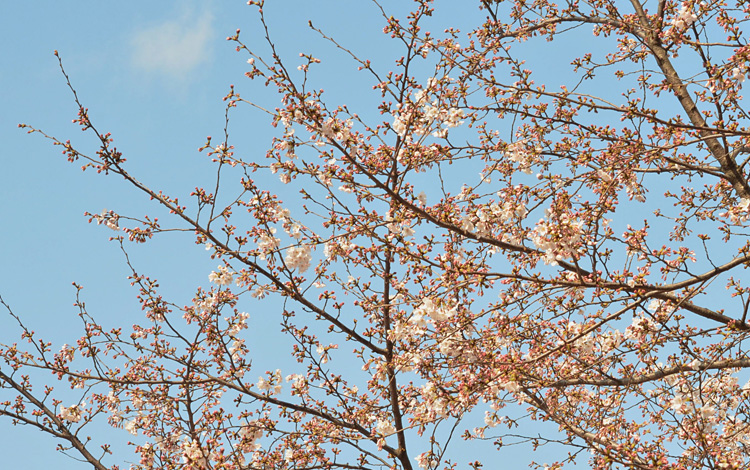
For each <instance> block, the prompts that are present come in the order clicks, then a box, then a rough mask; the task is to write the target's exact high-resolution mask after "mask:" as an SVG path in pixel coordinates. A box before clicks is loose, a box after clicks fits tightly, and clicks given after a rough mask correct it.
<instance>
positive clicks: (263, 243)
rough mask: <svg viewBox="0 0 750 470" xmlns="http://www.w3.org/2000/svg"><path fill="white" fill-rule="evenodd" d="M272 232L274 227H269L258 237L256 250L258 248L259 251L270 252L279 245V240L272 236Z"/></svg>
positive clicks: (274, 231)
mask: <svg viewBox="0 0 750 470" xmlns="http://www.w3.org/2000/svg"><path fill="white" fill-rule="evenodd" d="M274 233H276V229H275V228H273V227H271V228H270V229H269V230H268V233H264V234H263V235H261V236H260V237H259V238H258V250H260V252H261V253H270V252H271V251H273V250H275V249H276V248H278V247H279V244H280V243H281V240H279V239H278V238H276V237H274V236H273V234H274Z"/></svg>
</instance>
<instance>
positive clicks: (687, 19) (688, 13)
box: [672, 3, 698, 29]
mask: <svg viewBox="0 0 750 470" xmlns="http://www.w3.org/2000/svg"><path fill="white" fill-rule="evenodd" d="M697 19H698V16H697V15H696V14H695V13H693V9H692V8H691V7H690V6H689V5H687V4H686V3H683V4H682V6H681V7H680V9H679V11H678V12H677V16H675V17H674V18H673V19H672V26H674V27H675V29H685V28H688V27H690V26H691V25H692V24H693V23H695V22H696V20H697Z"/></svg>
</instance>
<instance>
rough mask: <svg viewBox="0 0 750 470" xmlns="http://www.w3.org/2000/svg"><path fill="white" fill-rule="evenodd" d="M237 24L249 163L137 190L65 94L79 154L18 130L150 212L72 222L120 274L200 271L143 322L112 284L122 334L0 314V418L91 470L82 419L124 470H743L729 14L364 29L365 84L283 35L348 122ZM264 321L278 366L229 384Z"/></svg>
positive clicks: (151, 306) (743, 203)
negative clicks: (264, 136) (105, 436)
mask: <svg viewBox="0 0 750 470" xmlns="http://www.w3.org/2000/svg"><path fill="white" fill-rule="evenodd" d="M249 5H250V6H249V8H254V9H256V10H257V13H258V21H259V24H260V27H261V28H264V31H265V37H266V40H267V44H265V45H264V46H258V45H252V46H251V45H250V44H247V43H246V42H245V41H244V39H243V34H241V33H240V31H239V30H238V31H237V32H236V34H233V35H232V36H231V37H229V38H228V40H229V41H230V42H232V43H233V44H234V46H236V49H237V52H238V53H239V55H241V56H242V58H241V59H239V60H246V61H247V69H248V72H247V74H246V75H247V80H249V81H250V83H257V84H261V85H263V86H265V90H266V93H267V94H269V95H273V96H274V99H277V98H278V99H280V100H281V101H280V103H281V104H280V105H279V106H278V107H277V108H276V109H271V108H268V107H264V106H262V105H261V104H259V103H258V102H257V100H256V101H253V100H250V99H247V98H245V97H244V96H241V92H240V89H241V87H240V86H238V87H237V88H234V87H233V88H232V89H231V91H230V92H229V93H228V94H227V96H226V98H225V101H226V105H227V122H228V123H229V121H230V119H229V117H230V116H231V115H232V113H235V112H238V111H239V110H240V109H243V108H244V109H247V110H248V112H253V113H256V118H257V119H259V117H258V116H261V117H265V118H267V122H268V124H269V126H272V128H273V130H274V132H275V134H274V137H273V140H272V141H271V142H266V143H256V144H257V145H266V144H267V148H266V149H265V155H264V157H262V158H258V157H255V158H250V157H248V156H247V155H248V154H249V153H250V152H253V154H255V155H257V154H258V152H257V148H256V149H240V148H235V146H234V142H233V140H232V139H231V138H230V134H229V133H228V132H227V133H226V135H225V136H224V137H223V138H221V139H216V138H208V139H207V140H206V142H205V144H204V145H203V146H202V148H201V151H202V152H203V153H205V155H207V156H208V157H209V158H210V159H211V161H212V162H213V164H214V165H215V168H216V178H215V182H216V184H215V185H214V186H212V187H208V188H196V189H195V191H194V192H193V193H192V194H190V195H189V197H187V196H186V195H168V194H164V193H162V192H159V191H157V190H154V189H152V188H150V187H149V186H147V185H146V184H144V183H142V182H141V181H140V180H139V179H138V175H136V174H133V173H131V171H130V170H129V167H128V163H127V162H126V155H123V154H122V153H121V152H120V151H118V150H117V148H116V147H115V143H114V137H113V136H111V135H110V134H108V133H106V132H105V131H103V130H101V129H99V127H97V126H98V124H96V123H95V120H94V118H93V117H92V116H93V114H94V113H92V114H90V113H89V110H88V109H87V108H86V107H85V104H84V103H83V102H82V101H81V100H79V98H78V95H76V94H75V91H74V100H75V102H76V104H77V106H78V108H79V114H78V117H77V119H76V122H77V123H78V124H79V125H80V126H81V128H82V129H84V130H85V131H87V132H90V133H92V134H94V135H95V136H96V137H97V139H98V148H96V149H91V150H87V149H82V148H78V147H76V146H74V145H73V144H71V143H70V142H69V141H64V140H58V139H57V138H55V137H52V136H47V135H46V134H44V133H43V131H41V130H38V129H36V128H33V127H30V126H26V125H23V127H25V128H26V129H27V130H29V132H31V133H40V134H43V135H45V136H46V137H48V138H50V139H51V140H52V142H53V143H54V144H55V145H57V146H60V147H61V148H62V150H63V153H64V154H65V155H66V156H67V158H68V160H70V161H71V162H74V163H77V164H82V165H83V169H92V170H95V171H96V172H98V173H100V174H101V176H100V177H104V178H110V179H113V180H119V181H121V182H123V183H124V184H126V185H130V186H132V187H133V188H135V189H136V190H138V191H141V192H144V193H146V194H147V195H148V196H150V197H151V198H152V200H153V201H154V203H155V204H157V205H160V206H161V207H162V208H165V209H166V210H168V211H169V213H170V214H171V216H170V218H168V219H163V220H157V219H156V218H154V217H148V216H147V217H137V216H134V215H124V214H119V213H118V212H117V211H116V210H115V211H105V212H102V213H92V214H90V221H91V222H96V223H99V224H102V225H105V226H107V227H109V228H110V229H112V230H113V232H112V233H113V240H114V242H115V243H118V244H120V245H121V246H122V248H123V250H125V252H126V253H127V247H128V245H129V244H130V243H131V242H132V243H147V242H148V241H149V240H150V239H151V238H152V237H157V236H159V235H160V234H161V233H162V232H165V231H167V230H170V229H173V228H178V229H181V230H185V229H187V231H188V232H189V233H192V234H193V241H194V242H195V243H196V244H199V245H203V246H205V248H206V250H208V251H207V253H208V254H207V256H210V257H211V258H213V259H214V260H215V262H216V265H217V268H216V269H215V270H214V271H213V272H211V273H206V274H207V276H208V278H207V282H206V284H205V285H203V286H199V287H197V288H196V290H195V294H194V296H193V298H191V299H166V298H163V297H162V296H161V295H160V292H159V286H158V283H157V281H156V280H154V279H151V278H149V277H148V276H147V275H145V274H142V273H140V272H139V271H138V270H137V269H136V267H135V265H134V264H130V261H129V259H128V260H127V261H126V262H127V263H128V265H129V266H130V268H131V269H132V274H131V281H132V283H133V284H134V285H136V286H137V287H138V288H139V292H140V293H139V297H138V298H139V301H140V302H141V304H142V307H143V311H144V313H145V318H143V320H142V321H141V322H140V323H139V325H136V326H134V327H132V328H130V327H127V328H125V327H123V328H115V329H105V328H104V327H102V326H101V325H100V324H99V323H97V321H96V320H95V318H94V317H95V312H89V311H88V310H87V309H86V307H85V304H84V302H83V301H82V300H81V301H79V302H78V304H77V305H78V307H79V309H80V317H81V318H82V319H83V321H84V326H85V331H84V334H83V336H81V337H80V338H79V339H77V340H76V341H68V343H69V344H71V345H70V346H68V345H65V346H63V347H62V349H58V348H57V347H53V345H52V343H51V342H48V340H46V339H43V338H38V337H37V335H35V334H34V333H33V331H32V328H31V326H27V325H25V324H24V323H23V322H22V321H21V320H22V318H21V317H22V315H21V314H20V313H15V312H13V310H12V306H10V305H6V308H7V310H8V313H9V314H11V315H13V316H14V317H16V318H17V319H18V321H19V324H20V325H21V327H22V329H23V341H22V342H21V343H19V344H8V345H5V346H3V347H2V349H0V352H1V353H2V358H3V362H2V365H1V366H0V384H2V388H3V395H2V397H3V398H2V400H4V401H3V402H2V409H1V411H0V414H2V415H3V416H6V417H8V418H10V420H12V421H13V423H14V424H25V425H30V426H33V427H36V428H39V429H40V430H42V431H45V432H47V433H50V434H52V435H54V436H55V437H57V438H59V439H60V441H61V442H62V444H61V447H62V448H64V449H67V450H69V451H71V452H77V453H78V455H79V456H80V457H81V458H83V459H84V460H85V461H86V462H88V463H89V464H90V465H92V466H94V467H95V468H99V469H104V468H122V467H118V466H117V465H114V464H112V463H111V461H116V462H122V461H127V460H128V458H127V457H125V456H121V455H119V454H116V455H112V456H109V455H106V454H110V453H113V451H112V450H111V448H110V447H108V446H107V445H106V444H101V443H98V442H95V440H87V439H86V438H85V437H84V436H85V435H86V432H90V431H87V430H88V429H90V427H92V426H97V423H103V422H105V421H106V422H107V423H108V424H109V425H111V426H113V427H115V428H122V434H123V436H124V439H126V440H127V439H129V438H132V439H133V440H136V439H138V443H137V444H133V446H134V449H135V452H136V455H137V456H138V457H137V459H138V462H137V463H134V464H132V465H131V468H137V469H151V468H164V469H173V468H174V469H177V468H179V469H195V470H198V469H247V468H252V469H259V468H263V469H269V468H278V469H283V468H289V469H315V468H326V469H336V468H341V469H354V468H361V469H375V468H400V469H404V470H412V469H416V468H422V469H438V468H441V469H442V468H446V469H447V468H458V467H465V466H467V465H468V466H471V467H473V468H475V469H479V468H482V467H484V466H487V467H494V466H497V464H496V462H497V459H498V458H503V455H505V454H504V453H505V452H509V451H508V450H506V448H507V447H509V446H511V445H515V444H519V445H521V444H526V445H529V446H531V447H532V448H533V449H535V450H538V453H530V454H529V455H528V463H529V465H530V466H532V467H535V468H545V469H561V468H576V466H577V465H583V466H586V468H593V469H614V468H622V469H626V468H627V469H655V468H659V469H663V468H667V469H699V468H710V469H741V468H747V467H748V465H750V422H749V418H750V416H749V415H748V413H749V411H748V409H749V408H748V407H749V406H750V400H749V399H750V382H747V380H748V378H750V377H749V376H748V374H747V372H746V369H747V368H748V367H750V358H748V356H747V354H746V352H745V349H746V347H745V346H744V344H745V343H744V342H745V341H746V339H747V337H748V330H750V323H748V322H747V318H746V317H747V313H748V308H750V297H749V294H750V292H748V287H747V284H748V283H747V281H746V280H743V278H744V272H745V271H744V269H745V267H746V265H747V263H748V262H749V261H750V243H748V240H747V237H748V233H747V232H746V230H747V227H748V223H749V220H750V185H749V184H748V171H749V170H748V161H749V160H750V158H748V157H747V155H748V154H750V146H748V142H747V139H748V135H750V134H749V133H748V131H747V128H746V127H745V126H744V125H743V121H744V119H748V118H749V116H748V115H747V113H746V111H745V109H744V98H743V97H742V95H741V91H742V87H743V82H744V80H745V74H746V73H747V65H746V64H747V61H748V58H749V56H750V48H748V46H747V41H746V39H745V37H746V36H745V34H746V32H745V31H744V29H743V27H744V25H745V23H746V22H747V21H748V19H749V18H750V9H748V6H747V5H746V4H745V3H741V2H730V3H726V2H718V1H711V0H706V1H703V2H700V3H698V2H694V1H686V2H674V1H671V0H659V1H648V2H643V3H641V2H639V1H637V0H632V1H629V2H626V1H618V2H605V1H577V2H566V3H561V4H555V3H552V2H547V1H539V2H526V1H523V0H517V1H515V2H503V1H490V0H483V1H479V2H472V3H471V8H474V9H477V10H478V11H479V12H480V13H481V15H480V17H481V18H484V20H483V21H481V22H479V23H478V24H476V25H474V26H473V28H472V29H471V30H463V31H459V30H458V29H457V28H455V25H452V24H450V23H445V24H442V23H441V24H439V25H437V27H436V23H435V21H433V13H437V12H439V8H440V5H433V2H431V1H428V0H417V1H415V2H413V5H412V10H413V11H412V12H411V13H410V14H409V15H408V16H406V17H403V18H396V17H394V16H391V14H390V13H389V12H388V10H387V8H385V7H381V6H380V5H379V4H378V3H375V4H374V5H375V7H376V8H378V9H380V11H381V12H382V21H383V26H384V28H383V33H384V35H385V36H384V38H383V40H384V41H385V40H388V41H390V44H396V45H397V46H398V47H399V48H401V51H402V53H401V55H399V56H398V57H394V58H393V62H392V63H391V64H390V65H389V67H386V68H383V69H377V68H376V67H375V66H374V65H373V64H372V63H371V62H370V61H369V60H368V58H366V57H360V55H359V54H358V53H357V51H356V50H353V49H349V48H347V46H346V44H345V43H344V42H343V41H342V42H339V41H340V39H339V38H332V37H329V36H328V35H327V33H326V31H323V30H319V29H317V28H316V27H315V26H314V24H313V23H310V28H311V29H310V32H311V34H318V35H320V37H322V38H325V39H326V40H328V41H330V43H331V45H332V46H334V47H335V48H336V49H337V50H338V51H339V52H340V53H341V54H342V55H344V56H347V57H348V58H349V59H350V60H351V64H352V67H353V68H358V69H359V70H360V75H359V77H360V79H361V82H359V83H356V84H353V85H352V86H355V87H357V88H358V89H360V90H361V91H362V93H367V92H373V91H374V92H375V93H377V94H378V96H379V98H378V100H379V104H378V105H377V106H375V107H373V109H362V110H355V109H350V107H349V106H347V105H346V104H334V103H330V102H328V101H327V96H326V95H325V93H324V91H323V90H320V89H318V88H316V87H315V86H313V85H312V84H313V83H314V82H315V80H316V78H315V77H316V71H317V70H324V69H325V67H326V61H325V58H318V57H315V56H314V55H311V54H310V53H308V52H304V51H303V52H302V53H301V54H300V56H299V57H296V56H291V57H286V56H283V55H282V54H281V53H279V52H277V50H276V48H275V46H274V42H273V37H274V31H272V30H269V28H268V26H267V22H266V17H265V16H264V15H265V12H264V10H263V8H264V4H263V1H251V2H249ZM433 8H436V9H437V11H436V12H434V11H433ZM467 8H469V6H468V4H467ZM425 24H429V25H430V27H431V28H433V32H428V31H427V29H426V28H425V27H424V25H425ZM60 64H61V67H62V65H63V62H62V60H61V62H60ZM63 73H65V72H64V69H63ZM65 78H66V79H67V80H68V84H69V85H70V84H71V82H73V83H74V82H75V77H68V75H67V74H66V75H65ZM71 90H74V88H73V86H72V85H71ZM280 187H283V191H280V190H279V188H280ZM178 197H179V200H178ZM186 200H189V201H190V202H184V201H186ZM261 302H266V303H265V304H263V305H274V306H275V307H274V308H275V310H273V312H272V314H273V315H275V316H276V319H277V320H278V321H277V323H278V325H279V326H280V333H281V335H282V336H283V337H284V338H285V341H282V342H280V344H281V345H283V347H288V349H286V350H284V351H281V350H279V351H275V352H274V355H278V356H283V355H286V354H289V355H290V356H291V357H292V358H293V359H294V360H295V362H294V364H296V367H292V369H288V370H283V371H282V370H280V369H276V368H272V369H270V370H265V369H259V368H258V367H254V363H253V361H254V358H257V357H259V356H260V355H263V354H264V352H261V351H256V350H253V348H252V347H251V346H250V345H248V344H247V338H248V336H247V335H248V333H249V331H250V330H252V329H254V328H255V326H254V321H255V313H253V312H254V309H256V307H255V306H257V305H260V303H261ZM273 302H275V303H273ZM264 308H267V307H264ZM246 312H251V313H246ZM265 314H268V311H266V313H265ZM268 334H272V332H269V333H268ZM280 347H281V346H280ZM268 361H269V359H267V358H266V359H265V361H264V362H268ZM39 369H41V370H43V371H47V372H49V373H51V374H52V375H51V376H49V377H54V379H56V380H60V381H61V382H60V383H57V382H56V380H54V379H50V380H47V382H43V383H42V384H39V383H36V382H35V380H42V381H43V380H44V378H40V376H39V374H38V371H39ZM29 371H37V372H35V373H34V375H33V376H30V375H29ZM45 377H46V376H45ZM68 386H70V387H71V388H73V389H79V392H80V393H79V395H80V396H81V397H82V399H81V400H80V401H78V402H67V401H64V400H63V399H61V398H58V394H62V392H63V389H65V388H66V387H68ZM60 396H62V395H60ZM8 397H9V398H8ZM545 423H548V424H552V425H553V426H551V427H550V426H547V425H545ZM128 432H129V433H130V434H132V435H133V436H137V437H132V436H131V437H128V434H127V433H128ZM455 449H460V451H457V450H455ZM467 456H468V457H467ZM485 457H486V459H485V460H484V461H483V459H484V458H485ZM579 468H580V467H579Z"/></svg>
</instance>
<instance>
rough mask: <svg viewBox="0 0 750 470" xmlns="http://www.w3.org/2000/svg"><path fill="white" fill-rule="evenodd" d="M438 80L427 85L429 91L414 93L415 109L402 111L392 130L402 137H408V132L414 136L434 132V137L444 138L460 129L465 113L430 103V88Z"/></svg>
mask: <svg viewBox="0 0 750 470" xmlns="http://www.w3.org/2000/svg"><path fill="white" fill-rule="evenodd" d="M435 83H436V80H435V79H431V80H430V82H429V83H428V84H427V90H418V91H416V92H415V93H414V102H413V103H412V104H413V106H414V108H413V109H412V110H410V111H409V110H403V109H402V110H400V111H399V113H398V114H397V115H396V117H395V118H394V120H393V124H392V125H391V128H392V129H393V130H394V131H395V132H396V133H397V134H398V135H399V136H401V137H404V136H406V134H407V131H411V133H412V134H414V135H419V136H423V135H427V134H429V133H430V131H432V130H433V129H434V131H433V132H432V136H433V137H437V138H444V137H446V136H447V135H448V129H449V128H452V127H458V126H460V125H461V124H463V123H464V122H463V121H462V120H461V119H462V118H463V117H464V112H463V110H461V109H458V108H454V107H450V108H445V107H440V104H439V103H438V101H437V100H433V101H432V102H429V101H428V98H427V94H428V91H429V89H430V88H432V87H433V86H435ZM441 126H444V127H441Z"/></svg>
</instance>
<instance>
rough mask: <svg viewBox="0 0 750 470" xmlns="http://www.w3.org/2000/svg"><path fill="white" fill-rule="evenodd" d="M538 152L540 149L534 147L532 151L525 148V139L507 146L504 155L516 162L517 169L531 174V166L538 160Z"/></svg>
mask: <svg viewBox="0 0 750 470" xmlns="http://www.w3.org/2000/svg"><path fill="white" fill-rule="evenodd" d="M539 152H541V149H539V148H536V149H534V151H533V152H532V151H530V150H529V149H528V148H527V145H526V141H524V140H518V141H516V142H513V143H512V144H510V145H509V146H508V148H507V150H506V151H505V157H506V158H507V159H508V160H510V161H512V162H515V163H518V169H519V170H521V171H522V172H524V173H526V174H527V175H528V174H531V167H532V166H533V165H534V164H535V163H537V161H538V160H539V157H538V154H539Z"/></svg>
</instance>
